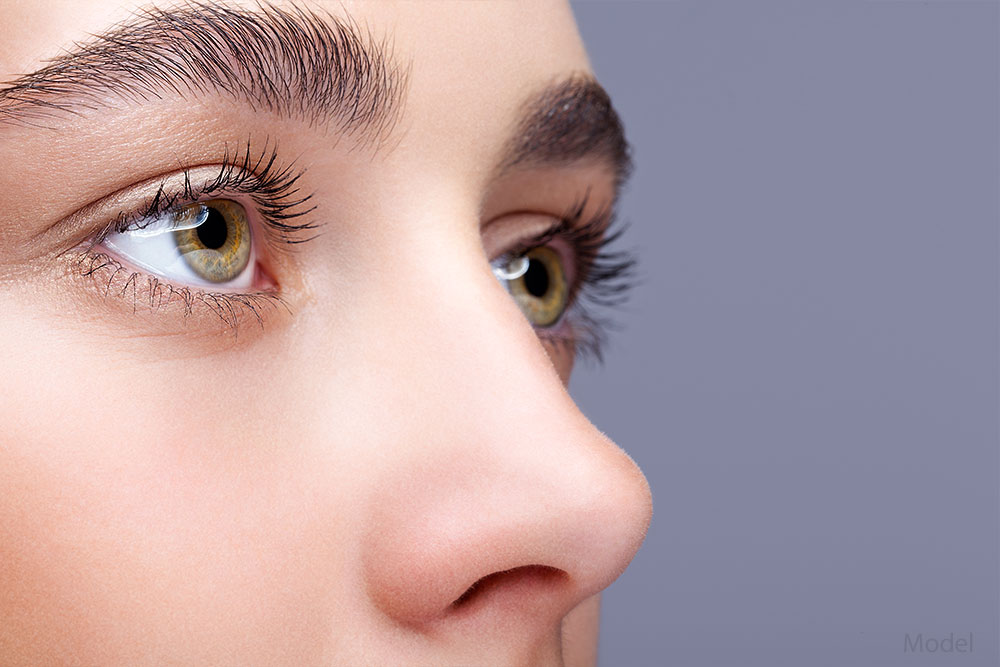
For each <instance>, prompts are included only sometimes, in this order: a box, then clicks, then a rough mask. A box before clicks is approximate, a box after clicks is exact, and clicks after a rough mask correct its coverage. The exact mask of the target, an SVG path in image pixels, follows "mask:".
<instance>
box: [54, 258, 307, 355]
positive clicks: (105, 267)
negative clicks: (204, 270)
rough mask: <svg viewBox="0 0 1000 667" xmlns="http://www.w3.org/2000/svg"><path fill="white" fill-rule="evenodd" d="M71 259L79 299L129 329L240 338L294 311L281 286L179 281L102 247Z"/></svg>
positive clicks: (89, 309) (102, 318)
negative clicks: (215, 286)
mask: <svg viewBox="0 0 1000 667" xmlns="http://www.w3.org/2000/svg"><path fill="white" fill-rule="evenodd" d="M66 260H67V261H68V262H69V264H68V271H69V273H70V279H71V280H74V281H76V282H77V283H78V284H79V285H80V288H79V290H76V291H78V292H80V293H82V294H83V298H82V299H73V300H74V301H80V303H82V305H83V307H84V309H85V312H87V313H88V315H93V314H95V313H97V314H98V315H99V317H98V320H99V321H101V322H106V321H107V319H108V318H107V317H106V316H105V315H103V313H108V314H110V315H111V316H112V317H113V318H115V319H117V318H122V319H121V322H122V326H124V327H127V328H128V329H129V333H133V332H135V331H136V330H138V331H145V332H146V333H147V334H150V335H159V334H185V335H191V334H196V333H200V334H204V335H206V336H208V337H210V338H214V339H218V338H219V334H220V333H227V334H230V337H231V338H232V339H235V338H236V337H237V336H240V337H245V333H246V332H247V331H248V330H249V331H255V330H256V331H259V330H262V329H263V327H264V325H265V324H267V323H268V322H270V321H271V320H272V319H274V318H276V317H282V316H283V315H287V314H288V313H289V312H290V311H289V309H288V306H287V304H286V303H285V299H284V297H283V296H282V295H281V294H280V293H278V291H277V290H270V291H267V290H260V291H252V292H221V291H211V290H204V289H201V288H196V287H187V286H178V285H174V284H171V283H170V282H168V281H165V280H163V279H160V278H158V277H156V276H154V275H151V274H146V273H143V272H141V271H137V270H135V269H133V268H131V267H128V266H126V265H124V264H122V263H121V262H120V261H119V260H118V259H117V258H115V257H113V256H111V255H109V254H108V253H106V252H104V251H103V250H102V249H101V248H89V249H88V248H81V249H79V250H78V251H75V252H74V253H70V254H68V255H67V256H66ZM112 329H113V330H115V328H114V327H112ZM117 331H118V332H119V333H120V332H121V330H120V329H117Z"/></svg>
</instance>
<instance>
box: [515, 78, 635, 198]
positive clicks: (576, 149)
mask: <svg viewBox="0 0 1000 667" xmlns="http://www.w3.org/2000/svg"><path fill="white" fill-rule="evenodd" d="M588 160H589V161H595V160H596V161H601V162H605V163H606V164H607V165H608V166H609V168H610V170H611V172H612V173H613V174H614V178H615V187H616V190H617V189H618V187H620V186H621V185H622V184H623V183H624V182H625V181H626V180H627V179H628V177H629V175H630V174H631V171H632V158H631V151H630V149H629V144H628V141H627V140H626V139H625V131H624V128H623V127H622V122H621V119H620V118H619V117H618V113H617V112H616V111H615V109H614V106H612V104H611V98H610V97H609V96H608V93H607V91H605V90H604V88H603V87H602V86H601V85H600V84H599V83H597V81H596V80H595V79H594V78H593V77H592V76H590V75H585V74H578V75H574V76H571V77H568V78H567V79H565V80H562V81H559V82H557V83H555V84H552V85H550V86H547V87H546V88H544V89H543V90H541V91H540V92H538V93H537V94H535V95H534V96H532V97H531V98H529V99H528V100H527V102H525V104H524V106H523V108H522V111H521V116H520V121H519V122H518V125H517V130H516V132H515V133H514V135H513V137H512V139H511V141H510V142H509V143H508V144H507V146H506V149H505V151H504V158H503V159H502V161H501V169H500V171H501V173H503V172H505V171H508V170H511V169H516V168H518V167H529V168H530V167H539V166H541V167H546V166H564V165H568V164H572V163H577V162H583V161H588Z"/></svg>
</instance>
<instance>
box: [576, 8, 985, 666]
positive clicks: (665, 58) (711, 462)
mask: <svg viewBox="0 0 1000 667" xmlns="http://www.w3.org/2000/svg"><path fill="white" fill-rule="evenodd" d="M574 9H575V12H576V14H577V18H578V21H579V23H580V28H581V31H582V33H583V36H584V40H585V41H586V43H587V45H588V49H589V51H590V54H591V58H592V60H593V64H594V67H595V70H596V72H597V74H598V77H599V78H600V79H601V80H602V82H603V83H604V84H605V85H606V87H607V88H608V89H609V90H610V92H611V94H612V96H613V98H614V99H615V102H616V106H617V107H618V108H619V111H620V112H621V114H622V116H623V117H624V120H625V123H626V128H627V130H628V133H629V136H630V139H631V140H632V141H633V143H634V145H635V155H636V159H637V166H638V168H637V172H636V174H635V178H634V180H633V182H632V184H631V186H630V188H629V189H628V191H627V194H626V196H625V198H624V200H623V206H622V213H623V215H624V217H625V218H626V219H627V220H630V221H631V222H632V225H633V226H632V229H631V230H630V232H629V233H628V234H627V237H626V243H625V245H630V246H634V247H639V248H640V249H641V261H642V269H643V275H644V284H643V285H642V286H641V287H640V288H639V289H637V290H636V291H635V293H634V298H633V300H632V302H631V305H630V306H629V307H628V308H626V309H624V310H621V311H619V313H618V316H619V318H620V319H621V320H622V321H623V322H624V323H625V324H626V326H627V328H626V329H625V330H624V331H623V332H620V333H618V334H616V335H615V336H614V337H613V339H612V345H611V349H610V350H609V354H608V359H607V362H606V364H605V366H604V367H603V368H593V367H590V368H588V367H581V368H579V369H578V372H577V374H576V375H575V377H574V380H573V383H572V390H573V393H574V395H575V396H576V398H577V400H578V402H579V403H580V405H581V407H582V408H583V410H584V412H585V413H587V414H588V415H589V416H590V418H591V419H592V420H593V421H594V422H595V424H597V425H598V426H599V427H600V428H601V429H602V430H604V431H606V432H607V433H609V434H610V435H611V436H612V437H613V438H614V439H615V440H617V441H618V442H619V443H620V444H622V445H623V446H624V447H625V448H626V450H627V451H628V452H629V453H630V454H632V456H633V457H634V458H635V459H636V461H637V462H638V463H639V464H640V466H642V468H643V469H644V470H645V472H646V474H647V476H648V478H649V480H650V483H651V485H652V488H653V494H654V499H655V503H656V509H655V516H654V519H653V524H652V528H651V530H650V532H649V537H648V538H647V540H646V543H645V545H644V547H643V549H642V550H641V551H640V553H639V555H638V556H637V557H636V559H635V561H634V562H633V564H632V566H631V567H630V569H629V570H628V571H627V572H626V574H625V575H624V576H623V577H622V578H621V579H620V580H619V581H618V582H617V583H616V584H614V585H613V586H612V588H611V589H609V591H608V592H607V593H606V597H605V607H604V614H603V633H602V644H601V653H600V655H601V664H602V665H605V666H613V665H685V666H687V665H706V666H707V665H711V666H713V667H719V666H723V665H768V666H775V667H777V666H781V665H794V666H797V667H799V666H804V665H838V666H839V665H859V666H869V665H870V666H873V667H874V666H879V667H882V666H891V665H963V666H970V667H971V666H973V665H976V666H979V665H989V666H990V667H996V666H997V665H1000V656H998V641H997V637H998V630H997V628H998V621H1000V618H998V595H1000V594H998V590H1000V587H998V565H1000V559H998V524H1000V518H998V489H1000V484H998V477H1000V462H998V377H1000V372H998V308H1000V306H998V297H1000V295H998V265H1000V261H998V248H1000V244H998V225H997V221H998V217H1000V215H998V209H1000V168H998V163H1000V157H998V156H1000V141H998V135H1000V133H998V128H1000V78H998V77H1000V49H998V44H1000V12H998V5H997V3H996V2H991V1H979V2H970V1H961V0H954V1H942V0H938V1H919V0H896V1H882V2H877V1H876V2H860V1H851V0H848V1H844V0H836V1H833V0H831V1H827V2H806V1H800V2H770V1H768V2H764V1H759V0H758V1H754V0H743V1H740V2H705V1H694V0H690V1H683V0H682V1H678V2H584V3H576V4H575V5H574ZM951 632H954V633H956V636H959V635H964V636H967V635H968V633H970V632H971V633H973V651H972V652H971V653H964V654H958V653H951V654H945V653H940V652H939V653H936V654H929V653H924V654H913V653H904V652H903V642H904V635H905V634H906V633H910V635H911V637H912V636H915V635H916V634H917V633H923V635H924V636H925V637H938V638H940V637H946V636H947V635H948V633H951Z"/></svg>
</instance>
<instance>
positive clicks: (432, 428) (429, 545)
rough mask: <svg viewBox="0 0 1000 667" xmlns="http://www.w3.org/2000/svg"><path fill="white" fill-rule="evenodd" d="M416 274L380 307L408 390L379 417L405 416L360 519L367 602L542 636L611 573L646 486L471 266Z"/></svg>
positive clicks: (622, 564) (646, 496)
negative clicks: (394, 308) (398, 323)
mask: <svg viewBox="0 0 1000 667" xmlns="http://www.w3.org/2000/svg"><path fill="white" fill-rule="evenodd" d="M437 250H438V251H441V247H438V249H437ZM445 254H446V255H450V257H452V258H455V257H460V256H461V254H460V252H459V250H458V249H456V251H455V252H454V253H445ZM466 256H467V257H469V256H471V253H466ZM459 264H460V262H459ZM430 265H431V266H440V265H439V264H434V263H431V264H430ZM421 266H423V267H427V266H428V263H423V264H422V265H420V266H418V265H414V266H413V267H411V271H410V275H411V276H412V275H416V276H419V279H418V280H414V281H412V282H411V283H410V284H413V285H419V286H420V289H413V290H412V292H409V293H408V294H407V295H405V297H400V296H399V295H398V294H397V299H396V300H394V301H393V303H397V304H398V303H400V302H404V303H406V304H407V309H408V310H410V309H412V311H413V312H419V313H420V317H419V318H416V317H415V318H413V322H412V323H411V326H409V327H408V328H407V330H406V335H405V338H406V345H405V346H404V347H403V348H400V349H401V350H403V349H404V348H405V352H404V351H401V352H400V353H399V354H400V357H399V358H398V359H395V360H388V359H383V362H385V361H389V363H390V364H391V366H389V367H391V368H394V369H405V371H403V374H402V376H400V377H397V378H396V381H397V383H399V382H401V383H404V384H405V386H407V389H406V390H405V391H402V390H401V391H400V394H399V396H400V398H399V400H398V401H397V402H396V403H395V405H389V406H386V409H389V410H393V409H394V410H403V411H407V412H408V414H409V415H410V418H409V419H408V420H407V431H406V433H405V434H403V433H401V434H400V438H404V437H405V439H406V440H407V446H405V447H396V448H394V449H393V454H392V456H393V458H394V462H393V465H392V466H391V472H387V473H386V474H385V475H384V476H383V478H382V480H381V483H380V486H379V488H380V490H379V492H378V493H377V495H376V497H375V498H373V501H372V503H371V509H370V511H369V516H368V521H367V526H368V531H367V535H366V538H365V539H364V541H363V549H364V563H365V579H366V582H367V587H368V592H369V596H370V598H371V600H372V601H373V603H374V604H375V606H376V607H377V608H378V609H379V610H380V611H381V612H382V613H383V614H385V615H386V616H388V617H390V618H391V619H393V620H395V621H396V622H398V623H401V624H403V625H407V626H411V627H423V628H431V629H435V630H442V631H447V630H448V629H456V631H469V630H470V629H472V628H474V629H475V630H474V632H475V633H476V635H477V636H479V637H482V636H483V633H489V632H499V631H500V630H499V629H506V630H507V631H521V630H524V629H526V628H528V629H531V631H532V632H535V631H539V630H542V629H551V628H552V627H553V626H554V625H555V624H557V623H558V622H559V620H560V619H561V618H562V617H563V616H564V615H565V614H566V613H568V612H569V611H570V610H571V609H572V608H573V607H575V606H576V605H577V604H579V603H580V602H582V601H583V600H584V599H585V598H588V597H590V596H592V595H593V594H595V593H597V592H599V591H600V590H602V589H603V588H605V587H606V586H607V585H608V584H610V583H611V582H612V581H613V580H614V579H616V578H617V577H618V576H619V575H620V574H621V573H622V571H624V569H625V568H626V566H627V565H628V563H629V561H630V560H631V559H632V557H633V556H634V554H635V552H636V550H637V549H638V548H639V545H640V544H641V542H642V540H643V538H644V536H645V532H646V528H647V526H648V523H649V520H650V516H651V499H650V493H649V488H648V485H647V484H646V481H645V478H644V477H643V476H642V474H641V473H640V472H639V470H638V468H637V467H636V466H635V464H634V463H633V461H632V460H631V459H630V458H629V457H628V456H627V455H626V454H625V453H624V452H623V451H622V450H621V449H620V448H619V447H617V446H616V445H615V444H614V443H613V442H611V441H610V440H609V439H608V438H607V437H605V436H604V435H603V434H602V433H600V432H599V431H598V430H597V429H596V428H595V427H594V426H593V425H592V424H591V423H590V422H589V421H588V420H587V419H586V418H585V417H584V416H583V415H582V414H581V413H580V411H579V410H578V409H577V407H576V405H575V404H574V403H573V401H572V399H571V398H570V397H569V395H568V393H567V392H566V389H565V387H564V386H563V384H562V382H561V381H560V379H559V376H558V374H557V373H556V371H555V369H554V368H553V367H552V364H551V363H550V361H549V358H548V357H547V355H546V353H545V350H544V348H543V347H542V345H541V344H540V343H539V341H538V338H537V336H536V334H535V332H534V331H533V330H532V328H531V327H530V325H528V323H527V321H526V320H524V318H523V316H522V315H521V314H520V312H519V311H518V309H517V306H516V305H514V303H513V301H512V300H511V299H510V298H509V296H508V295H507V294H506V292H505V291H504V290H503V288H502V287H501V286H500V285H499V284H498V283H497V282H496V281H495V280H494V279H493V278H492V276H491V275H490V274H489V270H488V268H485V267H484V266H483V263H482V262H481V261H479V262H474V261H470V262H469V263H468V264H467V265H465V266H459V265H453V266H452V267H451V269H450V270H449V271H448V272H439V271H437V272H430V271H427V270H426V268H423V269H422V268H421ZM442 273H444V275H442ZM459 275H461V276H463V277H466V278H468V279H467V280H460V281H459V280H456V279H455V278H456V276H459ZM397 287H398V286H397ZM393 349H394V346H392V345H391V344H388V343H387V344H386V345H385V346H384V347H383V348H382V353H383V354H384V355H389V356H392V355H393ZM397 386H403V385H400V384H397Z"/></svg>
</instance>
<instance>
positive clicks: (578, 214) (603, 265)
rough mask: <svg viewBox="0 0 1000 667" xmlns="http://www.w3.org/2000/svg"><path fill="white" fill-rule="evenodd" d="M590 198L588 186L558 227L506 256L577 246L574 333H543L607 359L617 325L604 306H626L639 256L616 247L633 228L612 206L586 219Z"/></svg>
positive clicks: (571, 313) (569, 313)
mask: <svg viewBox="0 0 1000 667" xmlns="http://www.w3.org/2000/svg"><path fill="white" fill-rule="evenodd" d="M589 197H590V192H589V190H588V191H587V192H586V193H585V194H584V196H583V197H582V198H581V199H580V200H579V201H578V202H577V203H575V204H574V205H573V206H571V207H570V208H569V209H568V210H567V212H566V213H565V214H564V215H563V216H562V217H561V218H560V219H559V220H558V222H557V223H556V224H555V225H553V226H552V227H551V228H549V229H548V230H546V231H545V232H543V233H542V234H541V235H539V236H536V237H534V238H531V239H529V240H527V241H524V242H522V243H521V244H520V245H517V246H515V247H514V248H513V249H512V250H510V251H509V252H508V253H506V254H507V255H509V256H512V257H516V256H518V255H522V254H524V253H527V252H530V251H531V250H533V249H535V248H538V247H540V246H544V245H547V244H549V243H551V242H552V241H553V240H555V239H561V240H563V241H565V242H566V243H567V244H568V245H569V246H570V247H571V248H572V250H573V259H572V261H573V269H574V274H575V280H574V281H573V284H572V285H571V286H570V294H569V301H568V303H569V305H568V306H567V310H566V316H565V317H566V318H567V319H568V322H569V328H570V333H569V334H568V335H565V334H564V335H560V334H558V333H555V332H552V333H543V334H541V335H542V336H544V337H545V338H547V339H549V340H550V341H552V342H553V343H554V344H556V345H565V346H569V347H571V348H572V349H573V351H574V352H575V353H576V355H577V356H578V357H579V358H581V359H592V360H595V361H597V362H598V363H601V362H602V361H603V356H604V348H605V345H606V343H607V338H608V334H609V332H610V330H612V329H615V328H617V324H616V323H615V321H614V320H613V319H611V318H610V317H608V316H607V315H605V314H603V313H602V312H600V310H601V309H604V308H609V307H615V306H620V305H622V304H623V303H624V302H625V301H626V300H627V298H628V293H629V291H630V290H631V289H632V288H633V287H634V286H635V284H636V268H637V264H638V259H637V257H636V255H635V254H634V253H633V252H631V251H628V250H613V249H612V246H613V245H614V244H615V243H616V242H617V241H619V239H620V238H621V236H622V234H623V233H624V232H625V230H626V229H627V226H626V225H624V224H620V223H619V222H618V218H617V217H616V216H615V213H614V211H613V209H612V208H610V207H604V208H601V209H599V210H598V211H596V212H595V213H593V214H591V215H590V216H589V217H587V218H586V220H584V211H585V210H586V208H587V202H588V200H589ZM543 331H544V330H543Z"/></svg>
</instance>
